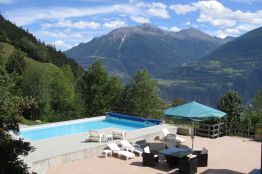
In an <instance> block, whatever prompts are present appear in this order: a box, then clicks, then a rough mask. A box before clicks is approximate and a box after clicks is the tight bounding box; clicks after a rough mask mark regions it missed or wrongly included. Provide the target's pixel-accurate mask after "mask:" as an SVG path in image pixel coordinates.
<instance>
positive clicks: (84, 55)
mask: <svg viewBox="0 0 262 174" xmlns="http://www.w3.org/2000/svg"><path fill="white" fill-rule="evenodd" d="M261 42H262V28H258V29H255V30H253V31H250V32H248V33H246V34H244V35H242V36H240V37H238V38H233V37H226V38H225V39H220V38H217V37H212V36H209V35H207V34H205V33H203V32H201V31H198V30H196V29H193V28H189V29H184V30H181V31H179V32H169V31H165V30H162V29H159V28H157V27H155V26H152V25H149V24H143V25H140V26H136V27H123V28H119V29H115V30H113V31H111V32H110V33H108V34H106V35H104V36H101V37H98V38H94V39H93V40H91V41H90V42H88V43H82V44H80V45H78V46H76V47H73V48H72V49H70V50H68V51H66V52H65V54H66V55H67V56H68V57H70V58H73V59H74V60H76V61H77V62H78V63H80V64H81V65H82V66H83V67H84V68H87V67H88V66H89V65H90V64H91V63H93V62H94V61H95V60H96V59H97V58H100V59H101V60H102V62H103V64H104V65H105V67H106V68H107V69H108V71H109V72H110V73H112V74H117V75H119V76H120V77H121V78H122V79H128V78H129V77H130V76H131V75H132V74H133V73H134V72H135V71H137V70H139V69H142V68H146V69H148V70H149V72H150V73H151V74H152V76H153V77H154V78H155V79H157V81H158V84H159V87H160V92H161V96H162V98H163V99H165V100H167V101H171V100H173V99H175V98H182V99H184V100H186V101H190V100H197V101H199V102H202V103H205V104H210V105H213V106H214V105H216V103H217V102H218V99H219V97H220V96H221V95H223V93H225V92H226V91H229V90H236V91H238V92H239V93H240V94H241V95H242V96H243V98H244V102H245V103H248V102H250V101H251V99H252V97H253V96H254V95H255V93H256V91H257V89H259V88H261V87H262V78H261V77H262V43H261Z"/></svg>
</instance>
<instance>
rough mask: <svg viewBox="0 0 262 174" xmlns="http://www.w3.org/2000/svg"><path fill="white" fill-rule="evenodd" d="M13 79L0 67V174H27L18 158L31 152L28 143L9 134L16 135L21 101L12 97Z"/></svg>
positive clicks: (23, 164)
mask: <svg viewBox="0 0 262 174" xmlns="http://www.w3.org/2000/svg"><path fill="white" fill-rule="evenodd" d="M13 80H14V78H13V77H12V76H10V75H8V74H7V73H6V72H5V70H4V69H3V67H0V94H1V95H0V149H1V150H0V173H3V174H4V173H17V174H24V173H29V172H28V167H27V165H26V164H25V163H24V162H23V161H22V160H21V159H20V158H19V156H20V155H22V156H26V155H28V153H29V152H31V151H33V149H34V148H33V147H32V146H30V143H28V142H24V141H23V139H21V138H14V137H13V136H12V135H11V133H13V134H15V135H18V133H19V125H18V123H19V121H20V119H21V105H22V102H23V99H22V98H20V97H18V96H15V95H12V94H13V90H14V86H15V84H14V81H13Z"/></svg>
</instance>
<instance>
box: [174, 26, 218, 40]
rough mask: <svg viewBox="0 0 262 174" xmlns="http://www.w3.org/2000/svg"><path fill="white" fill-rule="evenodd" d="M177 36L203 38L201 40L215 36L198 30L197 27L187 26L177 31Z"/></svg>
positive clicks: (211, 38)
mask: <svg viewBox="0 0 262 174" xmlns="http://www.w3.org/2000/svg"><path fill="white" fill-rule="evenodd" d="M175 36H177V37H179V38H181V39H187V38H196V39H201V40H213V39H214V37H212V36H210V35H208V34H206V33H204V32H202V31H200V30H197V29H195V28H187V29H183V30H181V31H179V32H176V33H175Z"/></svg>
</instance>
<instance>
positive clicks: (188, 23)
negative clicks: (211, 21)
mask: <svg viewBox="0 0 262 174" xmlns="http://www.w3.org/2000/svg"><path fill="white" fill-rule="evenodd" d="M182 25H191V22H190V21H187V22H185V23H183V24H182Z"/></svg>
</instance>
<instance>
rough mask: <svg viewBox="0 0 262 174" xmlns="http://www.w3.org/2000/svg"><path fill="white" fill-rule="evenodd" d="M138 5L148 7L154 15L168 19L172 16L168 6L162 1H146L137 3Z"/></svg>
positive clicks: (148, 11)
mask: <svg viewBox="0 0 262 174" xmlns="http://www.w3.org/2000/svg"><path fill="white" fill-rule="evenodd" d="M136 6H137V7H143V8H146V12H147V13H148V14H150V15H152V16H156V17H160V18H164V19H168V18H170V16H169V14H168V11H167V9H166V8H167V6H166V5H165V4H163V3H161V2H151V3H144V2H139V3H137V4H136Z"/></svg>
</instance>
